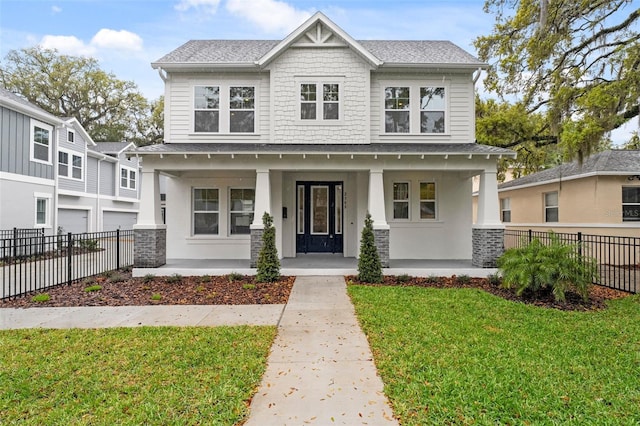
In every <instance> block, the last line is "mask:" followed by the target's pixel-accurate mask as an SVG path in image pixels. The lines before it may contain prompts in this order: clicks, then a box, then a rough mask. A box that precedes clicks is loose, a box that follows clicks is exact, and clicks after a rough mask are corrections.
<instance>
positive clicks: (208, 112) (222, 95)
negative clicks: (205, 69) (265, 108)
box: [193, 85, 256, 133]
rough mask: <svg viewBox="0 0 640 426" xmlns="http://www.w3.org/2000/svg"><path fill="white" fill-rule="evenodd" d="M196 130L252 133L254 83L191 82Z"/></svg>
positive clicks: (194, 127)
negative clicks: (251, 84) (232, 84)
mask: <svg viewBox="0 0 640 426" xmlns="http://www.w3.org/2000/svg"><path fill="white" fill-rule="evenodd" d="M193 109H194V116H193V130H194V132H196V133H255V123H256V88H255V87H254V86H240V85H237V86H236V85H234V86H226V85H225V86H221V85H217V86H194V92H193Z"/></svg>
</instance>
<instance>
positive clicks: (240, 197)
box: [229, 188, 256, 235]
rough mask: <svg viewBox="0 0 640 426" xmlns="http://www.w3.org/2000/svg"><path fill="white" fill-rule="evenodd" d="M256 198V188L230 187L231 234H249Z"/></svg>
mask: <svg viewBox="0 0 640 426" xmlns="http://www.w3.org/2000/svg"><path fill="white" fill-rule="evenodd" d="M255 200H256V191H255V189H236V188H231V189H230V191H229V211H230V220H231V224H230V227H229V234H230V235H238V234H249V233H250V232H251V231H250V229H249V226H250V225H251V222H253V209H254V206H255Z"/></svg>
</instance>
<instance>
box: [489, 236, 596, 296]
mask: <svg viewBox="0 0 640 426" xmlns="http://www.w3.org/2000/svg"><path fill="white" fill-rule="evenodd" d="M549 240H550V241H549V243H548V244H543V243H542V242H540V240H539V239H537V238H535V239H534V240H533V241H531V243H529V244H528V245H526V246H524V247H520V248H512V249H509V250H507V251H506V252H505V253H504V254H503V255H502V256H501V257H500V258H499V259H498V267H499V268H500V271H501V274H502V285H503V286H504V287H506V288H514V287H515V289H516V293H517V294H518V295H522V294H523V293H524V292H525V291H530V292H532V293H533V294H534V295H537V294H539V293H540V291H541V290H543V289H550V290H551V291H552V292H553V296H554V298H555V299H556V300H558V301H564V300H565V292H566V291H567V290H568V289H569V288H571V287H573V288H574V289H575V291H576V292H577V293H578V294H580V295H581V296H582V297H583V299H584V300H587V298H588V297H589V287H590V285H591V283H592V282H593V281H595V279H596V278H597V272H596V263H595V260H594V259H592V258H590V257H588V256H587V257H585V256H578V254H577V249H576V248H577V246H576V245H575V244H565V243H562V242H561V241H560V239H559V238H558V236H557V235H555V234H554V233H550V237H549Z"/></svg>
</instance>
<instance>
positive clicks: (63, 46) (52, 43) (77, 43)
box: [39, 35, 96, 56]
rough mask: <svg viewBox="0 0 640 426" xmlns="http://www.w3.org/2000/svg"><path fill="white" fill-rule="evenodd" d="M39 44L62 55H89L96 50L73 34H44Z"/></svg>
mask: <svg viewBox="0 0 640 426" xmlns="http://www.w3.org/2000/svg"><path fill="white" fill-rule="evenodd" d="M39 44H40V46H42V47H43V48H45V49H56V50H58V52H60V53H62V54H64V55H73V56H91V55H93V54H94V53H95V51H96V50H95V48H94V47H93V46H89V45H87V44H85V43H84V42H83V41H82V40H80V39H79V38H77V37H75V36H55V35H46V36H44V37H42V40H40V43H39Z"/></svg>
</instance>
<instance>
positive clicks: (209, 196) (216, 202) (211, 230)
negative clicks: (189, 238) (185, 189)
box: [192, 188, 220, 235]
mask: <svg viewBox="0 0 640 426" xmlns="http://www.w3.org/2000/svg"><path fill="white" fill-rule="evenodd" d="M219 195H220V191H219V190H218V189H217V188H193V205H192V211H193V235H218V227H219V223H220V221H219V219H220V198H219Z"/></svg>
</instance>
